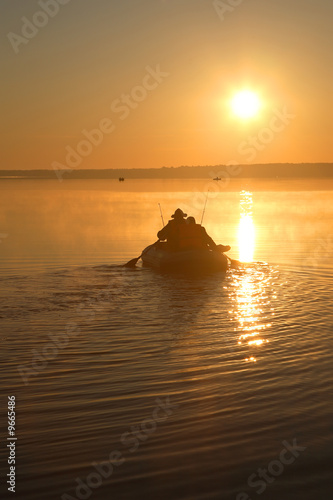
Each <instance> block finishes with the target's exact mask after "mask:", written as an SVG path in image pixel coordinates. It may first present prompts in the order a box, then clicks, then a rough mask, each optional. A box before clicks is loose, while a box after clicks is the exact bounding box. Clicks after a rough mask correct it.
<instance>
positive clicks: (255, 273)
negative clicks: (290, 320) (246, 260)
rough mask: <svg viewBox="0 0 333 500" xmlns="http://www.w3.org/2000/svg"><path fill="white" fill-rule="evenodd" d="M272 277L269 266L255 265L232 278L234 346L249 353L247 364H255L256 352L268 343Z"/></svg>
mask: <svg viewBox="0 0 333 500" xmlns="http://www.w3.org/2000/svg"><path fill="white" fill-rule="evenodd" d="M272 278H273V275H272V274H271V273H270V272H269V268H268V266H265V265H264V266H263V267H262V266H260V265H256V266H255V267H253V268H252V267H251V268H247V269H246V270H245V271H244V273H241V274H238V275H235V277H234V283H233V284H234V290H233V303H234V310H233V311H231V313H232V314H233V320H236V326H235V331H236V333H237V344H238V346H239V347H241V348H245V349H246V350H247V354H249V353H248V351H249V350H251V356H250V355H247V357H246V358H245V360H246V361H248V362H255V361H257V358H256V352H257V351H255V352H254V353H253V352H252V349H258V348H260V347H262V346H263V345H264V344H266V343H268V342H269V341H268V339H267V338H265V331H266V330H267V328H270V327H271V326H272V323H271V321H270V320H271V316H272V315H273V314H274V312H273V307H272V304H271V300H270V297H271V294H272V293H273V292H272V286H271V285H272Z"/></svg>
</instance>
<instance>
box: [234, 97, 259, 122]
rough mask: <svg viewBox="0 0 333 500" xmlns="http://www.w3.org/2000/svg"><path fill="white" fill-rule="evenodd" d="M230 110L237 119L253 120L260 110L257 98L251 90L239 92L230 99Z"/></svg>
mask: <svg viewBox="0 0 333 500" xmlns="http://www.w3.org/2000/svg"><path fill="white" fill-rule="evenodd" d="M231 109H232V111H233V113H234V114H235V115H236V116H238V118H242V119H244V120H246V119H248V118H253V117H255V116H256V115H257V114H258V111H259V109H260V100H259V97H258V96H257V94H255V93H254V92H252V91H251V90H241V91H240V92H237V94H235V95H234V96H233V98H232V99H231Z"/></svg>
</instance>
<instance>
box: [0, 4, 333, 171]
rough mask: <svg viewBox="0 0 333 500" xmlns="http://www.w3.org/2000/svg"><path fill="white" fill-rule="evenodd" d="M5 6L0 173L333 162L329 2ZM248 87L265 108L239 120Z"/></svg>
mask: <svg viewBox="0 0 333 500" xmlns="http://www.w3.org/2000/svg"><path fill="white" fill-rule="evenodd" d="M236 4H237V6H236ZM291 4H292V5H291ZM1 10H2V12H1V21H0V25H1V34H2V40H3V43H2V44H1V60H2V63H3V71H2V81H1V85H2V87H3V89H2V95H3V96H4V103H3V105H2V110H3V111H2V116H1V121H2V127H1V128H2V130H1V137H2V148H1V150H2V161H1V165H0V168H1V169H19V168H24V169H28V168H29V169H32V168H52V167H54V166H55V167H56V168H136V167H140V168H144V167H149V168H152V167H162V166H179V165H216V164H221V163H223V164H224V163H228V162H239V163H266V162H267V163H269V162H274V163H277V162H295V163H296V162H332V161H333V158H332V148H331V130H330V125H331V116H330V115H331V110H332V108H333V102H332V100H333V97H332V91H331V89H332V73H333V64H332V63H333V61H332V59H333V54H332V44H331V40H332V34H331V20H332V16H333V3H332V2H330V1H329V0H318V1H316V2H314V1H312V0H295V1H293V2H290V1H287V0H280V1H276V0H251V1H247V0H243V2H242V1H239V2H236V1H234V0H233V1H232V0H226V1H225V2H222V1H217V0H215V1H213V0H212V1H210V0H209V1H202V0H182V1H175V0H142V1H135V0H122V2H118V1H115V0H114V1H110V0H98V1H96V2H92V1H89V0H80V1H79V0H39V2H35V1H32V0H28V1H27V0H24V1H23V0H13V1H12V2H2V6H1ZM31 23H32V24H31ZM36 25H37V27H36ZM243 88H249V89H251V90H253V91H254V92H256V93H258V95H259V96H260V98H261V102H262V110H261V111H260V113H259V114H258V116H257V117H256V118H255V119H251V120H248V121H246V122H245V121H241V120H240V119H239V118H237V117H235V116H233V115H232V114H231V112H230V99H231V98H232V96H233V95H234V93H235V92H236V91H237V90H240V89H243ZM92 131H93V132H92Z"/></svg>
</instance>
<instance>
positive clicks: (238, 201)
mask: <svg viewBox="0 0 333 500" xmlns="http://www.w3.org/2000/svg"><path fill="white" fill-rule="evenodd" d="M332 188H333V185H332V181H325V182H321V183H319V182H317V181H310V182H305V181H299V180H293V181H282V180H279V181H274V182H273V181H270V182H268V181H267V182H264V181H260V182H253V181H240V180H236V179H234V180H231V181H230V183H229V184H228V185H225V184H224V183H223V182H221V183H217V182H216V183H213V182H207V181H205V180H200V181H199V180H198V181H188V180H186V181H183V180H179V181H177V180H173V181H154V180H149V181H148V180H128V181H127V180H126V181H125V182H124V183H118V181H113V180H106V181H94V180H85V181H71V180H64V182H63V183H58V182H57V181H56V180H55V181H52V180H48V181H46V180H44V181H43V180H40V181H36V180H16V179H15V180H9V179H6V180H1V181H0V194H1V197H0V241H1V243H0V259H1V263H0V272H1V278H0V281H1V291H0V296H1V302H0V319H1V334H0V340H1V365H0V382H1V388H2V389H1V392H2V404H1V408H2V410H1V415H0V431H1V434H0V460H1V481H0V492H1V498H6V494H7V495H8V498H11V497H12V498H14V497H15V498H19V499H24V500H39V499H40V500H45V499H48V500H53V499H62V500H70V499H87V498H91V499H96V500H109V499H120V500H122V499H126V500H127V499H128V500H132V499H133V500H134V499H139V500H141V499H149V500H150V499H151V500H152V499H154V500H155V499H162V500H164V499H168V500H173V499H175V500H178V499H179V500H180V499H181V500H199V499H200V500H204V499H227V500H229V499H230V500H249V499H251V500H254V499H257V498H260V499H267V500H281V499H286V500H300V499H302V500H304V499H305V500H312V499H313V500H318V499H319V500H322V499H328V498H331V497H332V487H333V480H332V470H331V467H332V463H333V398H332V395H333V376H332V366H333V354H332V346H333V341H332V329H333V327H332V319H333V313H332V295H331V290H332V285H333V252H332V250H333V230H332V227H333V225H332V222H333V204H332V193H333V191H332ZM208 190H209V192H208V198H207V205H206V209H205V214H204V226H205V227H206V229H207V232H208V233H209V234H210V236H212V237H213V239H214V240H215V241H216V242H217V243H223V244H229V245H231V247H232V249H231V250H230V252H228V255H230V257H231V258H234V259H240V260H242V261H243V262H246V263H245V264H244V266H242V267H241V268H238V269H230V270H229V271H228V272H227V273H226V274H224V273H217V274H214V275H206V276H200V275H199V276H196V277H195V276H188V275H183V276H170V275H165V274H161V273H158V272H155V271H153V270H151V269H148V268H143V267H142V266H141V265H140V263H139V264H138V266H137V267H136V268H135V269H128V268H124V267H121V266H119V264H122V263H125V262H127V261H128V260H130V259H131V258H134V257H138V256H139V255H140V253H141V251H142V249H143V248H144V247H145V246H147V245H148V244H150V243H153V242H154V241H156V239H157V238H156V233H157V231H158V230H159V229H160V228H161V227H162V220H161V215H160V212H159V206H158V204H159V203H160V204H161V208H162V210H163V216H164V220H165V222H166V221H167V220H168V219H169V218H170V215H171V214H172V213H173V212H174V210H175V209H176V208H177V207H180V208H182V209H183V210H185V211H186V212H187V213H188V214H189V215H194V216H195V217H196V219H197V221H198V222H200V220H201V217H202V213H203V208H204V203H205V201H206V194H207V191H208ZM12 395H14V396H15V398H16V430H15V432H16V437H17V441H15V443H16V491H17V493H16V496H11V494H9V493H8V492H7V490H6V485H5V481H6V474H8V473H9V465H8V464H7V459H8V456H9V453H10V452H9V448H7V447H6V443H7V442H8V441H7V437H8V431H7V420H6V412H7V409H6V407H7V397H8V396H12ZM7 486H8V485H7Z"/></svg>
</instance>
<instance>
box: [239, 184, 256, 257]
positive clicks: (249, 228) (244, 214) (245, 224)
mask: <svg viewBox="0 0 333 500" xmlns="http://www.w3.org/2000/svg"><path fill="white" fill-rule="evenodd" d="M240 196H241V199H240V208H241V214H240V221H239V226H238V246H239V259H240V261H242V262H252V261H253V256H254V247H255V229H254V223H253V218H252V205H253V201H252V193H250V192H249V191H242V192H241V193H240Z"/></svg>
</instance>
